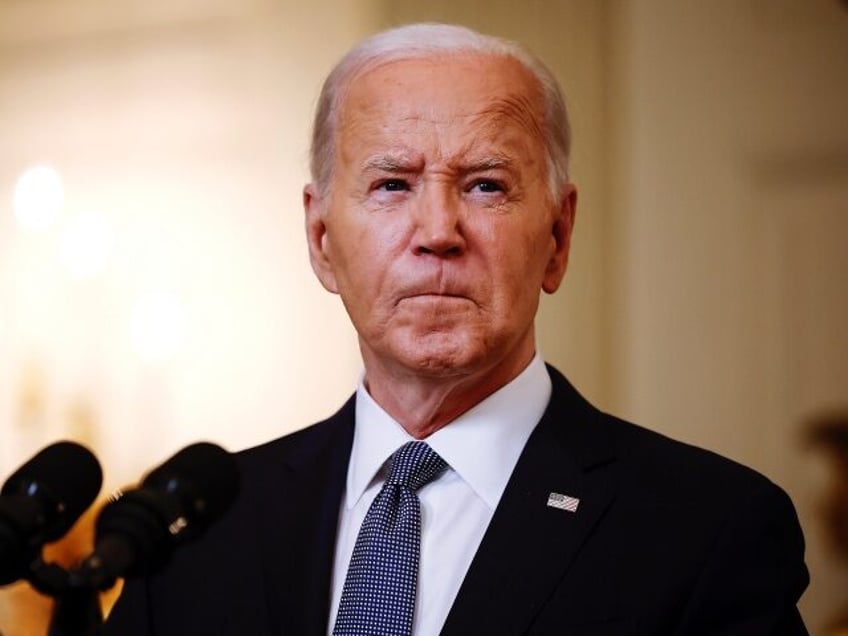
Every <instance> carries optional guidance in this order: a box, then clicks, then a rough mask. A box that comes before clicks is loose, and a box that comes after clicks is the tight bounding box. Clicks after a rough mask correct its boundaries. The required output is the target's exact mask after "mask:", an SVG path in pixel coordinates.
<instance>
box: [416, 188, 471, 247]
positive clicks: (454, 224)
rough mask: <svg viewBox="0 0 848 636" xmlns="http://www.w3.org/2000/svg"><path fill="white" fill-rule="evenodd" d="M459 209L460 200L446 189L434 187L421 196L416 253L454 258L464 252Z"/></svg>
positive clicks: (417, 217)
mask: <svg viewBox="0 0 848 636" xmlns="http://www.w3.org/2000/svg"><path fill="white" fill-rule="evenodd" d="M460 206H461V202H460V201H459V200H458V197H457V196H456V195H455V194H453V193H451V192H449V191H447V188H445V189H442V188H438V189H437V188H432V189H430V191H429V192H428V191H425V192H424V193H422V195H421V200H420V201H418V205H417V206H416V210H415V212H414V216H415V219H414V223H415V235H414V238H413V241H414V243H413V250H414V251H415V253H416V254H418V255H421V254H433V255H436V256H441V257H455V256H461V255H462V254H463V253H465V249H466V242H465V235H464V229H463V226H462V215H461V213H460Z"/></svg>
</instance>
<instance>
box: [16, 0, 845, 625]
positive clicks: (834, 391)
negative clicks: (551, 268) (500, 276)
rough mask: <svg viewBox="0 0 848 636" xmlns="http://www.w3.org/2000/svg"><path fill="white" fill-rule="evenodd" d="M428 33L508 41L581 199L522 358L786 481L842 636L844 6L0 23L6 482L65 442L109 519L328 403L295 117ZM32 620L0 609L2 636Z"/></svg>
mask: <svg viewBox="0 0 848 636" xmlns="http://www.w3.org/2000/svg"><path fill="white" fill-rule="evenodd" d="M420 20H437V21H450V22H459V23H463V24H467V25H469V26H472V27H475V28H478V29H481V30H483V31H486V32H489V33H494V34H497V35H502V36H506V37H508V38H512V39H516V40H519V41H521V42H523V43H525V44H526V45H528V46H529V47H530V48H531V49H532V50H534V51H535V52H536V53H537V54H538V55H539V56H540V57H542V58H543V59H544V60H546V61H547V62H548V63H549V65H550V66H551V67H552V68H553V69H554V70H555V72H556V73H557V75H558V76H559V77H560V79H561V81H562V83H563V85H564V87H565V90H566V93H567V97H568V102H569V107H570V109H571V115H572V120H573V128H574V131H575V134H574V137H575V141H574V160H573V173H574V180H575V181H576V182H577V184H578V187H579V190H580V202H579V206H578V219H577V227H576V235H575V238H574V247H573V253H572V260H571V265H570V270H569V274H568V276H567V277H566V282H565V286H564V289H562V290H561V291H560V292H559V293H558V294H557V295H555V296H553V297H548V298H545V300H544V304H543V308H542V313H541V316H540V318H539V342H540V347H541V350H542V352H543V353H544V355H545V357H546V359H548V360H549V361H551V362H553V363H554V364H556V365H557V366H559V367H560V368H561V369H562V370H563V371H565V372H566V373H567V374H568V375H569V376H570V378H571V379H572V381H573V382H575V384H576V385H577V386H578V388H580V389H581V391H582V392H583V393H584V394H585V395H586V396H587V397H589V398H590V399H591V400H593V401H594V402H595V403H596V404H597V405H599V406H600V407H602V408H603V409H605V410H608V411H612V412H615V413H616V414H619V415H621V416H623V417H626V418H629V419H632V420H635V421H637V422H639V423H642V424H644V425H646V426H649V427H651V428H654V429H656V430H659V431H661V432H664V433H667V434H669V435H672V436H674V437H677V438H679V439H682V440H685V441H688V442H691V443H694V444H698V445H701V446H705V447H708V448H711V449H713V450H716V451H718V452H720V453H723V454H725V455H728V456H730V457H732V458H734V459H737V460H739V461H741V462H743V463H746V464H749V465H751V466H753V467H754V468H756V469H758V470H760V471H761V472H763V473H765V474H766V475H768V476H769V477H770V478H771V479H773V480H774V481H776V482H778V483H779V484H781V485H782V486H783V487H784V488H785V489H786V490H787V491H788V492H789V493H790V495H791V496H792V498H793V500H794V501H795V504H796V506H797V509H798V512H799V515H800V517H801V521H802V524H803V526H804V529H805V533H806V536H807V541H808V563H809V566H810V569H811V573H812V577H813V579H812V583H811V585H810V588H809V590H808V592H807V593H806V595H805V597H804V599H803V600H802V611H803V613H804V615H805V617H806V619H807V622H808V626H809V628H810V630H811V632H812V633H813V634H834V633H837V632H836V624H837V622H838V617H839V615H840V613H844V612H845V610H846V609H847V608H846V603H848V593H846V590H848V562H846V560H845V556H844V554H843V553H840V552H839V550H838V548H839V545H840V540H839V536H844V535H839V534H838V532H839V531H838V530H837V531H834V527H835V522H834V519H835V518H837V517H839V513H840V511H842V513H843V517H844V516H845V514H848V513H845V511H846V510H848V498H846V499H844V500H839V499H838V497H839V493H840V492H842V493H843V496H844V493H848V488H846V489H844V490H842V491H840V488H842V485H841V484H844V483H845V482H844V481H839V480H840V475H841V478H842V479H848V475H846V474H845V473H848V468H846V467H848V459H846V453H848V451H846V450H845V444H844V440H845V439H848V438H845V437H840V436H839V430H841V429H840V428H839V427H840V426H842V424H839V423H840V422H842V423H843V424H844V422H845V420H846V418H848V334H846V328H848V116H846V113H848V81H846V80H848V6H846V3H845V2H839V1H838V0H713V1H711V2H698V1H696V0H684V1H680V0H559V1H554V0H549V1H543V0H524V1H523V2H520V3H519V2H512V1H507V0H486V1H485V2H484V1H482V0H449V1H448V0H431V1H430V2H427V3H424V2H420V1H413V0H392V1H391V2H388V1H382V0H312V1H311V2H309V3H304V2H295V1H294V0H238V1H237V2H236V1H234V0H148V1H147V2H143V3H141V2H137V1H135V0H0V478H2V479H5V478H6V476H8V475H9V474H10V473H11V472H12V471H13V470H14V469H15V468H16V467H17V466H19V465H20V464H21V463H23V461H25V460H26V459H27V458H29V457H30V456H31V455H32V454H33V453H35V452H36V450H38V449H39V448H41V447H43V446H44V445H46V444H47V443H49V442H51V441H54V440H56V439H60V438H71V439H75V440H78V441H81V442H84V443H86V444H88V445H89V446H90V447H91V448H92V449H93V450H95V452H96V454H97V455H98V456H99V457H100V459H101V461H102V463H103V466H104V472H105V475H106V483H105V486H104V496H105V493H107V492H109V491H110V490H113V489H114V488H116V487H118V486H121V485H125V484H128V483H134V482H136V481H137V480H138V479H139V478H140V477H141V475H142V473H143V472H144V471H145V470H147V469H149V468H150V467H152V466H154V465H156V464H158V463H160V462H161V461H162V460H164V459H165V458H166V457H169V456H170V455H171V454H173V453H174V452H175V451H176V450H177V449H179V448H181V447H182V446H184V445H186V444H188V443H190V442H192V441H195V440H198V439H208V440H211V441H215V442H217V443H220V444H223V445H224V446H226V447H227V448H229V449H231V450H237V449H240V448H244V447H247V446H251V445H253V444H257V443H259V442H262V441H265V440H267V439H270V438H273V437H277V436H279V435H281V434H283V433H286V432H288V431H291V430H294V429H297V428H300V427H302V426H305V425H307V424H309V423H311V422H313V421H316V420H318V419H320V418H323V417H325V416H327V415H329V414H330V413H332V412H333V411H334V410H335V409H336V408H337V407H338V406H339V405H340V404H341V403H342V402H343V400H344V399H345V398H346V397H347V396H348V394H349V393H350V392H351V391H352V390H353V388H354V386H355V382H356V380H357V377H358V374H359V372H360V362H359V354H358V351H357V347H356V340H355V337H354V334H353V331H352V329H351V327H350V326H349V324H348V321H347V318H346V316H345V314H344V311H343V308H342V306H341V303H340V302H339V301H338V299H337V298H335V297H334V296H331V295H329V294H327V293H326V292H324V291H323V290H322V289H321V287H320V286H319V284H318V283H317V282H316V281H315V280H314V279H313V276H312V273H311V270H310V269H309V264H308V260H307V253H306V245H305V241H304V238H303V229H302V226H303V217H302V209H301V205H300V199H301V195H300V191H301V187H302V185H303V183H305V182H306V181H307V179H308V175H307V149H308V138H309V126H310V118H311V114H312V110H313V106H314V103H315V99H316V96H317V93H318V90H319V88H320V85H321V82H322V80H323V78H324V76H325V75H326V73H327V72H328V71H329V69H330V68H331V66H332V64H333V63H334V62H335V61H336V60H337V59H338V57H339V56H340V55H342V54H343V53H344V51H346V50H347V49H348V48H349V47H350V46H351V45H352V44H354V43H355V42H356V41H358V40H359V39H360V38H362V37H364V36H366V35H368V34H370V33H372V32H374V31H376V30H379V29H382V28H385V27H388V26H392V25H396V24H400V23H403V22H409V21H420ZM822 422H825V423H826V425H827V427H830V428H829V429H828V430H830V429H833V430H836V431H837V432H836V433H834V434H832V435H823V434H821V431H820V429H821V427H822V426H823V425H822ZM834 423H835V424H834ZM816 431H818V432H816ZM811 440H813V441H811ZM834 440H836V441H834ZM839 440H842V442H841V443H843V446H840V445H839V444H840V441H839ZM840 470H842V471H843V472H840ZM719 494H720V493H719ZM90 534H91V529H90V519H89V520H88V521H86V522H83V523H82V524H80V528H78V529H77V532H76V534H75V536H73V537H71V538H70V539H69V540H68V541H67V542H66V543H65V544H63V545H62V546H59V547H58V548H54V549H53V552H52V553H51V554H55V555H56V558H59V559H66V560H70V561H72V560H73V559H74V558H76V557H77V556H79V555H80V554H82V553H83V552H85V550H86V547H85V546H86V542H88V541H90ZM843 545H844V544H843ZM48 612H49V603H48V602H47V601H46V600H45V599H41V598H40V597H38V596H37V595H35V594H34V593H32V592H31V591H29V590H28V588H27V586H26V585H25V584H19V585H14V586H7V587H6V588H3V589H0V632H2V633H3V634H5V635H6V636H18V635H19V634H21V635H23V634H26V635H28V636H29V635H33V634H39V633H43V627H41V625H43V622H44V620H45V619H44V617H45V616H46V615H47V613H48Z"/></svg>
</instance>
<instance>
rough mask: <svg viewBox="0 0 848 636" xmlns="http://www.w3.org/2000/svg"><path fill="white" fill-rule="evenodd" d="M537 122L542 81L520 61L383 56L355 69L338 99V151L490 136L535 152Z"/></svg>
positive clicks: (466, 143) (500, 144)
mask: <svg viewBox="0 0 848 636" xmlns="http://www.w3.org/2000/svg"><path fill="white" fill-rule="evenodd" d="M543 122H544V107H543V99H542V91H541V88H540V87H539V84H538V81H537V80H536V78H535V77H534V76H533V75H532V74H531V73H530V72H529V71H528V70H527V69H526V68H525V67H524V66H522V65H521V64H520V63H519V62H517V61H516V60H514V59H512V58H509V57H505V56H494V55H484V54H478V53H450V54H438V55H433V56H430V57H424V58H414V59H404V60H395V61H391V62H385V63H382V64H380V65H378V66H376V67H374V68H370V69H368V70H366V71H364V72H361V73H360V74H359V75H357V76H355V77H354V78H353V79H352V80H351V82H350V84H349V87H348V89H347V91H346V93H345V95H344V97H343V99H342V101H341V103H340V105H339V109H338V119H337V123H338V128H337V133H338V136H339V139H340V144H339V145H340V148H339V150H340V151H341V152H342V154H343V155H345V154H349V153H350V152H353V153H354V154H356V153H358V151H361V150H364V149H365V147H366V146H368V145H374V144H378V145H389V146H391V145H404V144H409V143H414V144H415V143H420V144H421V145H422V146H426V145H427V144H428V143H431V144H432V143H437V145H438V146H439V149H440V150H442V151H445V152H447V151H449V150H450V148H449V146H451V144H453V145H455V146H456V147H460V146H461V147H464V148H468V147H470V146H475V145H480V144H481V143H482V144H487V145H489V146H491V145H492V144H494V145H495V146H497V149H498V150H499V151H503V152H506V153H509V154H513V153H519V154H522V155H528V154H529V155H535V154H537V153H539V152H542V149H543V147H544V144H543V140H544V131H543ZM525 158H529V157H525Z"/></svg>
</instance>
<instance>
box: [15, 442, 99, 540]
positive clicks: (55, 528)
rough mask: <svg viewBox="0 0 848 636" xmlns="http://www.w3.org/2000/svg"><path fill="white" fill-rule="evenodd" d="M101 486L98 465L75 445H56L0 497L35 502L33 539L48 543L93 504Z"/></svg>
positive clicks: (29, 465)
mask: <svg viewBox="0 0 848 636" xmlns="http://www.w3.org/2000/svg"><path fill="white" fill-rule="evenodd" d="M102 483H103V473H102V471H101V469H100V463H99V462H98V461H97V458H96V457H95V456H94V455H93V454H92V452H91V451H90V450H88V449H87V448H85V447H84V446H82V445H80V444H77V443H76V442H69V441H62V442H56V443H54V444H51V445H50V446H47V447H46V448H44V449H42V450H41V451H39V452H38V453H37V454H36V455H35V456H34V457H33V458H32V459H30V460H29V461H28V462H26V463H25V464H24V465H23V466H21V467H20V468H19V469H18V470H16V471H15V472H14V473H13V474H12V475H11V476H10V477H9V478H8V479H7V480H6V483H5V484H3V488H2V490H0V495H2V496H3V497H8V498H14V499H32V500H34V501H35V502H37V503H38V507H39V518H38V519H37V520H35V523H36V525H37V526H38V531H37V536H35V537H33V540H35V541H37V542H38V543H48V542H50V541H55V540H56V539H59V538H60V537H62V536H63V535H64V534H65V533H66V532H67V531H68V530H69V529H70V527H71V526H72V525H74V523H75V522H76V520H77V519H78V518H79V517H80V515H82V513H83V512H85V511H86V509H87V508H88V507H89V506H90V505H91V504H92V503H93V502H94V500H95V498H96V497H97V494H98V493H99V492H100V486H101V485H102Z"/></svg>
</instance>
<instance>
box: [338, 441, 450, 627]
mask: <svg viewBox="0 0 848 636" xmlns="http://www.w3.org/2000/svg"><path fill="white" fill-rule="evenodd" d="M446 466H447V464H445V461H444V460H443V459H442V458H441V457H439V456H438V455H437V454H436V452H435V451H434V450H433V449H432V448H430V447H429V446H428V445H427V444H426V443H425V442H407V443H406V444H404V445H403V446H401V447H400V449H398V451H397V452H396V453H395V455H394V459H393V460H392V465H391V469H390V470H389V476H388V477H387V478H386V482H385V483H384V484H383V488H382V489H381V490H380V492H379V493H378V494H377V497H376V498H375V499H374V502H373V503H372V504H371V507H370V508H369V509H368V514H367V515H365V520H364V521H363V522H362V527H361V528H360V529H359V536H357V538H356V545H355V546H354V547H353V555H352V556H351V558H350V565H349V566H348V570H347V578H346V579H345V583H344V588H343V589H342V598H341V601H340V602H339V612H338V615H337V616H336V625H335V627H334V628H333V635H334V636H394V635H397V636H401V635H409V634H411V633H412V615H413V612H414V610H415V589H416V584H417V582H418V554H419V550H420V547H421V545H420V544H421V504H420V502H419V501H418V495H417V494H416V492H417V491H418V489H419V488H421V487H422V486H424V484H426V483H427V482H429V481H431V480H432V479H433V478H434V477H435V476H436V475H438V474H439V473H441V472H442V471H443V470H444V469H445V467H446Z"/></svg>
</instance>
